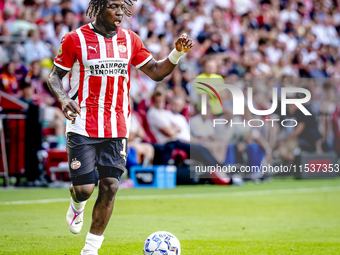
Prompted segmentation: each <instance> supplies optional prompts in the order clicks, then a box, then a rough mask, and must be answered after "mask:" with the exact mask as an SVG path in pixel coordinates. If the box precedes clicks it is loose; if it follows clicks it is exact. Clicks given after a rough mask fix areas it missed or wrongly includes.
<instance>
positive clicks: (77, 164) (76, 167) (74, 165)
mask: <svg viewBox="0 0 340 255" xmlns="http://www.w3.org/2000/svg"><path fill="white" fill-rule="evenodd" d="M80 166H81V163H80V161H78V160H76V159H74V160H73V161H72V163H71V168H72V169H74V170H76V169H78V168H79V167H80Z"/></svg>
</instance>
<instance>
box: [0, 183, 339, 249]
mask: <svg viewBox="0 0 340 255" xmlns="http://www.w3.org/2000/svg"><path fill="white" fill-rule="evenodd" d="M96 194H97V191H95V193H94V194H93V196H92V199H91V200H90V201H89V202H88V203H87V205H86V209H85V218H84V221H85V223H84V227H83V230H82V232H81V233H80V234H78V235H73V234H71V233H70V232H69V230H68V228H67V225H66V222H65V214H66V211H67V209H68V206H69V202H67V201H68V198H69V195H68V190H67V189H17V190H0V254H6V255H7V254H15V255H18V254H24V255H28V254H34V255H40V254H48V255H64V254H67V255H74V254H76V255H78V254H80V250H81V248H82V247H83V245H84V238H85V236H86V233H87V231H88V230H89V227H90V223H91V211H92V207H93V204H94V198H95V196H96ZM160 230H165V231H169V232H171V233H173V234H174V235H176V236H177V237H178V239H179V240H180V242H181V245H182V254H183V255H186V254H197V255H203V254H204V255H205V254H207V255H210V254H340V179H339V178H338V179H328V180H294V179H275V180H274V181H273V182H268V183H263V184H260V185H256V184H246V185H244V186H242V187H235V186H234V187H233V186H180V187H177V188H176V189H174V190H137V189H135V190H120V191H119V193H118V198H117V200H116V204H115V210H114V213H113V215H112V218H111V221H110V223H109V225H108V227H107V229H106V231H105V233H104V236H105V241H104V243H103V246H102V249H101V250H100V253H99V254H101V255H110V254H117V255H128V254H134V255H135V254H143V252H142V247H143V243H144V241H145V239H146V237H147V236H148V235H150V234H151V233H153V232H155V231H160Z"/></svg>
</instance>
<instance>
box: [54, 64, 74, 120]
mask: <svg viewBox="0 0 340 255" xmlns="http://www.w3.org/2000/svg"><path fill="white" fill-rule="evenodd" d="M67 73H68V71H66V70H63V69H61V68H59V67H57V66H56V65H53V68H52V71H51V73H50V75H49V77H48V81H47V85H48V87H49V88H50V90H51V92H52V93H53V95H54V96H55V98H56V99H57V100H58V101H59V102H60V104H61V107H62V111H63V114H64V116H65V117H66V118H67V119H69V120H73V118H75V117H77V114H79V115H80V108H79V106H78V105H77V103H76V102H75V101H73V100H72V99H71V98H70V97H69V96H68V94H67V93H66V91H65V90H64V88H63V83H62V79H63V78H64V76H65V75H66V74H67ZM69 111H71V112H73V113H71V114H68V112H69Z"/></svg>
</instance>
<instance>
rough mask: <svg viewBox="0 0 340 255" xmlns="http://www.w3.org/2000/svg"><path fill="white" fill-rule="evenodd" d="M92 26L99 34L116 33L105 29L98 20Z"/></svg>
mask: <svg viewBox="0 0 340 255" xmlns="http://www.w3.org/2000/svg"><path fill="white" fill-rule="evenodd" d="M92 25H93V26H94V28H95V29H97V30H98V31H100V32H101V33H103V34H105V35H111V34H112V33H114V32H116V31H117V30H111V29H110V28H107V27H106V26H105V25H104V24H103V23H101V22H100V20H98V19H97V20H95V21H94V22H93V23H92Z"/></svg>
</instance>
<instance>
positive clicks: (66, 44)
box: [54, 34, 76, 71]
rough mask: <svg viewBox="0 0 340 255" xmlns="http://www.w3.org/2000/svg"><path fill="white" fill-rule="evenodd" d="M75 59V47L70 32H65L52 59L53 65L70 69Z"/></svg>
mask: <svg viewBox="0 0 340 255" xmlns="http://www.w3.org/2000/svg"><path fill="white" fill-rule="evenodd" d="M75 59H76V47H75V44H74V42H73V39H72V37H71V36H70V34H66V35H65V36H64V37H63V39H62V40H61V44H60V48H59V51H58V55H57V56H56V57H55V59H54V65H56V66H57V67H59V68H61V69H63V70H65V71H70V70H71V68H72V66H73V63H74V61H75Z"/></svg>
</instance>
